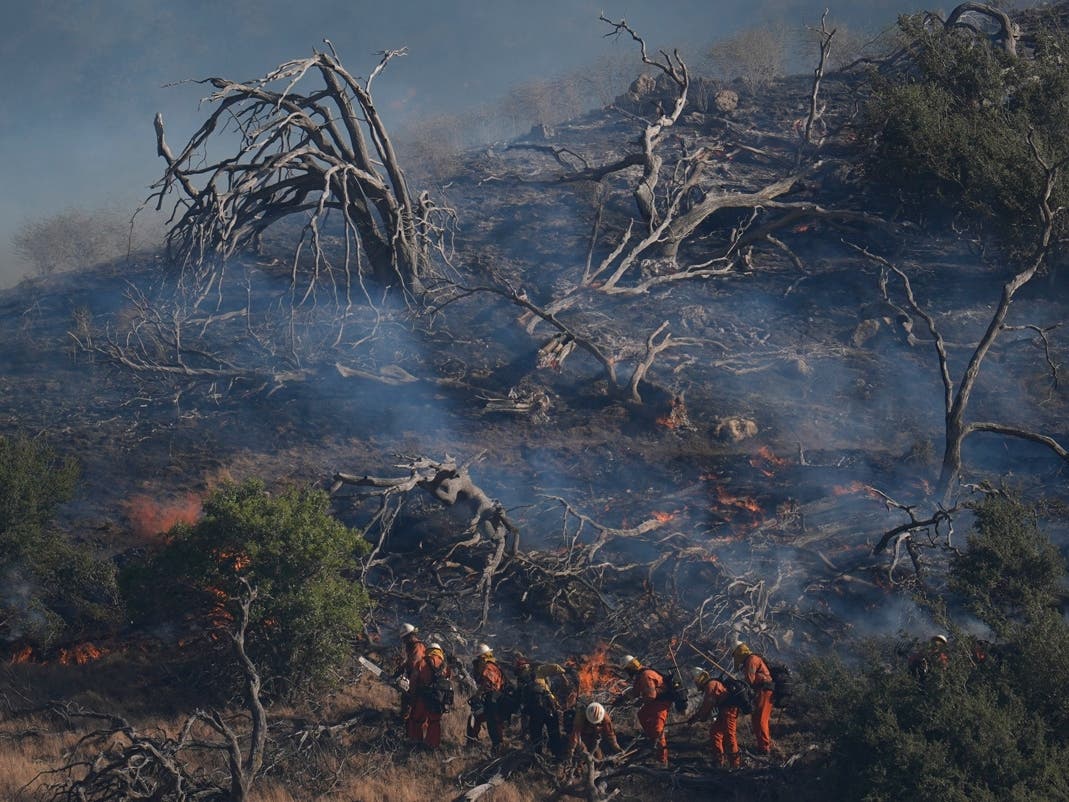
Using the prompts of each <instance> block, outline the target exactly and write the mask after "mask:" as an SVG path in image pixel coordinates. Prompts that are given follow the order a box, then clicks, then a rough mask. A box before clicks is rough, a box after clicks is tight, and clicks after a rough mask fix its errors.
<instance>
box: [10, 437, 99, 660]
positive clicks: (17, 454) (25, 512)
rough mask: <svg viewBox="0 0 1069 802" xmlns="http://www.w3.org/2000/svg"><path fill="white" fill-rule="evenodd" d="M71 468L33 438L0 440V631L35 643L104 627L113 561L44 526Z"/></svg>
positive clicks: (72, 482)
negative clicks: (0, 589)
mask: <svg viewBox="0 0 1069 802" xmlns="http://www.w3.org/2000/svg"><path fill="white" fill-rule="evenodd" d="M78 476H79V469H78V465H77V462H76V461H75V460H74V459H72V458H69V457H68V458H60V457H59V456H58V455H57V454H56V453H55V451H53V450H52V449H51V448H50V447H48V446H47V445H44V444H42V443H40V442H37V441H34V440H29V439H27V438H25V437H16V438H11V439H9V438H4V437H0V581H2V583H3V584H2V592H0V636H2V637H3V638H4V639H5V640H9V641H12V640H19V641H22V642H24V643H26V644H29V645H31V646H33V647H35V648H47V647H48V646H50V645H51V644H53V643H54V642H55V641H56V640H58V639H60V638H61V637H65V638H73V637H78V636H81V635H82V634H84V633H85V632H86V631H87V630H88V631H92V630H99V629H100V628H101V627H110V626H111V625H113V624H114V623H115V622H116V621H117V620H118V617H119V594H118V586H117V584H116V577H115V569H114V566H113V565H112V564H111V563H110V562H108V561H106V560H103V559H100V558H99V557H98V556H97V555H95V554H94V553H93V551H92V550H91V549H88V548H86V547H84V546H81V545H78V544H74V543H71V542H69V541H68V540H67V539H66V538H65V537H64V536H63V535H61V534H60V533H58V532H55V531H53V530H52V529H50V526H51V522H52V517H53V514H54V512H55V509H56V507H57V506H59V505H60V504H62V503H63V502H64V501H67V500H68V499H70V497H71V496H72V494H73V493H74V488H75V486H76V485H77V482H78Z"/></svg>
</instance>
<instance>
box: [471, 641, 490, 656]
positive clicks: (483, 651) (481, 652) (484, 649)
mask: <svg viewBox="0 0 1069 802" xmlns="http://www.w3.org/2000/svg"><path fill="white" fill-rule="evenodd" d="M475 655H476V656H477V657H493V656H494V650H493V649H491V648H490V647H489V646H487V645H486V644H485V643H480V644H479V646H478V648H477V649H476V650H475Z"/></svg>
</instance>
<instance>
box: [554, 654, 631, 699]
mask: <svg viewBox="0 0 1069 802" xmlns="http://www.w3.org/2000/svg"><path fill="white" fill-rule="evenodd" d="M568 664H569V665H570V666H572V667H573V668H575V670H576V675H577V676H578V678H579V695H580V696H589V695H591V694H592V693H594V692H595V691H600V690H606V691H610V692H611V693H614V694H615V693H619V692H620V691H622V690H623V689H624V688H625V687H626V686H627V681H626V680H624V679H623V678H621V677H619V676H617V674H616V672H615V671H614V670H613V667H612V664H611V663H610V662H609V645H608V644H607V643H599V644H598V645H597V646H596V647H594V652H593V653H592V654H590V655H587V656H586V657H583V658H579V659H575V658H572V659H570V660H568Z"/></svg>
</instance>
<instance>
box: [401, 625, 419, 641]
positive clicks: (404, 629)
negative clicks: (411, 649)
mask: <svg viewBox="0 0 1069 802" xmlns="http://www.w3.org/2000/svg"><path fill="white" fill-rule="evenodd" d="M415 631H416V628H415V627H414V626H412V625H411V624H401V631H400V632H398V636H399V637H401V638H402V639H403V638H407V637H408V636H409V635H411V634H413V633H414V632H415Z"/></svg>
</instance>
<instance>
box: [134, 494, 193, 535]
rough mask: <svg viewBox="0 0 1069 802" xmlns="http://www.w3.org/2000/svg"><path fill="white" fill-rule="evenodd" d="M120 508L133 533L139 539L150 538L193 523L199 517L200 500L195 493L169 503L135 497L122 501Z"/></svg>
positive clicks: (140, 496)
mask: <svg viewBox="0 0 1069 802" xmlns="http://www.w3.org/2000/svg"><path fill="white" fill-rule="evenodd" d="M122 507H123V512H124V513H125V515H126V518H127V520H128V521H129V522H130V528H131V529H132V530H133V531H134V533H135V534H136V535H137V536H138V537H141V538H152V537H154V536H156V535H159V534H161V533H163V532H168V531H170V530H171V529H172V528H174V527H175V526H176V525H178V524H193V523H195V522H196V520H197V519H198V518H199V517H200V513H201V499H200V496H198V495H196V494H195V493H187V494H186V495H185V496H182V497H180V498H177V499H174V500H171V501H159V500H157V499H154V498H152V497H150V496H145V495H137V496H132V497H131V498H128V499H127V500H126V501H124V502H123V504H122Z"/></svg>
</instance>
